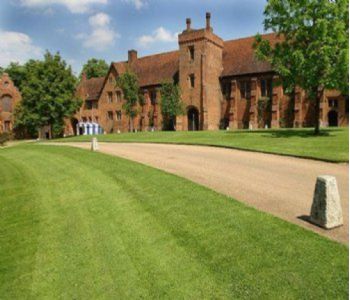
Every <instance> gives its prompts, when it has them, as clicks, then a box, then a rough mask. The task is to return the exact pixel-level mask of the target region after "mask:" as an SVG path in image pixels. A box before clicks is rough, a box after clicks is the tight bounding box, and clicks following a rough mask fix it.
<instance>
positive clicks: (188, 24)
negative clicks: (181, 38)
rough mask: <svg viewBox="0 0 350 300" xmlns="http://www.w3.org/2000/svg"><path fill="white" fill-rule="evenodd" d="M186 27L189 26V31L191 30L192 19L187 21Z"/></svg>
mask: <svg viewBox="0 0 350 300" xmlns="http://www.w3.org/2000/svg"><path fill="white" fill-rule="evenodd" d="M186 25H187V31H189V30H191V19H190V18H187V19H186Z"/></svg>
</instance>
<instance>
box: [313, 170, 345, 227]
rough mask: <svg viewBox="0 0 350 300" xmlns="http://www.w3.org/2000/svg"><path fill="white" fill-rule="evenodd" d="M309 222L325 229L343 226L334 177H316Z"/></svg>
mask: <svg viewBox="0 0 350 300" xmlns="http://www.w3.org/2000/svg"><path fill="white" fill-rule="evenodd" d="M310 221H311V222H312V223H314V224H316V225H319V226H321V227H323V228H326V229H332V228H335V227H339V226H341V225H343V213H342V208H341V205H340V197H339V192H338V186H337V180H336V179H335V177H334V176H329V175H322V176H318V177H317V181H316V186H315V192H314V199H313V203H312V207H311V214H310Z"/></svg>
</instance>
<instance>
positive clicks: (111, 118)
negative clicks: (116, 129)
mask: <svg viewBox="0 0 350 300" xmlns="http://www.w3.org/2000/svg"><path fill="white" fill-rule="evenodd" d="M107 120H109V121H113V111H108V112H107Z"/></svg>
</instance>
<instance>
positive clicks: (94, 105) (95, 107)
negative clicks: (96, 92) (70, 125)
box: [91, 101, 98, 109]
mask: <svg viewBox="0 0 350 300" xmlns="http://www.w3.org/2000/svg"><path fill="white" fill-rule="evenodd" d="M91 106H92V108H93V109H97V108H98V101H91Z"/></svg>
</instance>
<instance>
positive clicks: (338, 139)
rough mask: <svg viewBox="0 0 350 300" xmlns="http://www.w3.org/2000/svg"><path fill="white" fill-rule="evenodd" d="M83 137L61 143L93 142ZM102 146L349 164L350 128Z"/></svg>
mask: <svg viewBox="0 0 350 300" xmlns="http://www.w3.org/2000/svg"><path fill="white" fill-rule="evenodd" d="M90 139H91V136H79V137H71V138H65V139H60V140H59V141H90ZM98 140H99V141H101V142H155V143H180V144H198V145H211V146H220V147H229V148H237V149H244V150H251V151H259V152H267V153H276V154H283V155H291V156H298V157H305V158H314V159H319V160H325V161H332V162H348V161H349V130H348V128H336V129H324V130H323V131H322V134H321V135H320V136H314V135H313V129H279V130H262V131H247V130H237V131H197V132H186V131H182V132H181V131H179V132H162V131H159V132H140V133H124V134H108V135H99V136H98Z"/></svg>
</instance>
